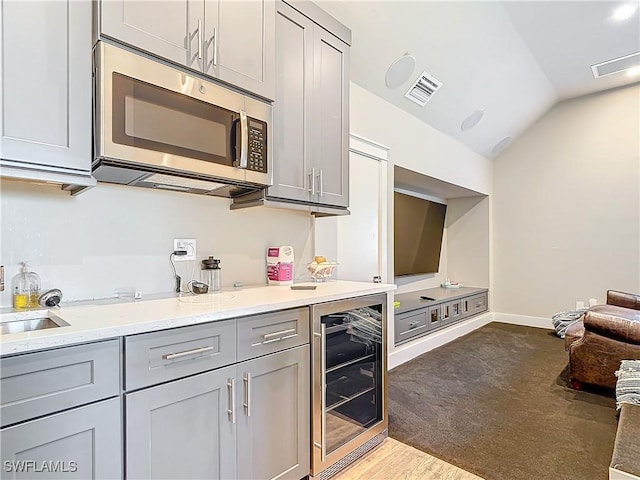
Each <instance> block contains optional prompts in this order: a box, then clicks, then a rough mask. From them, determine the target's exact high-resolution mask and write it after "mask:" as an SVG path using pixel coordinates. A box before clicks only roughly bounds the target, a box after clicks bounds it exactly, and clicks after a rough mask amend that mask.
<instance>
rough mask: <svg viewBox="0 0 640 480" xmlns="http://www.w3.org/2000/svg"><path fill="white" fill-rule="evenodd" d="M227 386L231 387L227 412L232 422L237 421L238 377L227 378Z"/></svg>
mask: <svg viewBox="0 0 640 480" xmlns="http://www.w3.org/2000/svg"><path fill="white" fill-rule="evenodd" d="M227 388H228V389H229V408H227V413H228V414H229V415H230V416H231V423H236V379H235V378H230V379H229V380H227Z"/></svg>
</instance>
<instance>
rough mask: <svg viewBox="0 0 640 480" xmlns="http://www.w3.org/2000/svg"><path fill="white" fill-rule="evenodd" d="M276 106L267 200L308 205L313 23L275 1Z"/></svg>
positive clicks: (309, 197) (310, 174)
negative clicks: (271, 168) (268, 196)
mask: <svg viewBox="0 0 640 480" xmlns="http://www.w3.org/2000/svg"><path fill="white" fill-rule="evenodd" d="M276 66H277V67H276V72H277V73H276V102H275V103H274V105H273V132H274V138H273V143H274V145H273V186H271V187H269V190H268V193H269V195H270V196H273V197H278V198H285V199H289V200H301V201H309V200H310V199H311V193H310V192H311V186H312V182H313V178H312V169H311V164H310V160H311V155H312V150H311V142H309V141H308V138H310V136H311V135H313V132H312V131H311V129H310V124H309V123H310V118H311V117H310V115H311V110H312V103H311V102H312V96H311V91H312V89H313V22H311V20H309V19H308V18H307V17H305V16H304V15H302V14H301V13H299V12H298V11H297V10H295V9H293V8H291V7H290V6H289V5H287V4H285V3H283V2H278V12H277V17H276Z"/></svg>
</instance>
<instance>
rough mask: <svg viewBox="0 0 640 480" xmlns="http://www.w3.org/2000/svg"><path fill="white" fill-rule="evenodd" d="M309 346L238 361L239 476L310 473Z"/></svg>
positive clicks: (289, 476) (294, 476)
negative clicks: (239, 384) (241, 385)
mask: <svg viewBox="0 0 640 480" xmlns="http://www.w3.org/2000/svg"><path fill="white" fill-rule="evenodd" d="M309 375H310V373H309V345H304V346H302V347H297V348H293V349H291V350H285V351H282V352H279V353H274V354H272V355H267V356H266V357H260V358H257V359H254V360H249V361H247V362H243V363H240V364H238V382H242V384H243V388H242V389H241V395H240V396H239V398H238V403H237V406H238V413H239V415H238V478H241V479H247V480H253V479H264V480H266V479H276V478H277V479H282V480H284V479H292V480H298V479H300V478H303V477H305V476H306V475H308V474H309V450H310V444H309V442H310V433H309V424H310V413H309V408H310V407H309V402H310V400H309Z"/></svg>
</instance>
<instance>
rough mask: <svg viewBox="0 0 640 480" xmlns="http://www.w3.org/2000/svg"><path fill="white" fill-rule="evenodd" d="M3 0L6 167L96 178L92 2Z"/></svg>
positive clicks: (21, 173)
mask: <svg viewBox="0 0 640 480" xmlns="http://www.w3.org/2000/svg"><path fill="white" fill-rule="evenodd" d="M1 6H2V8H1V9H0V30H1V32H0V34H1V36H2V42H0V49H1V55H0V58H1V64H0V76H1V77H2V82H1V83H0V88H1V90H2V91H1V92H0V93H1V95H0V111H1V112H2V113H1V115H0V166H2V167H3V168H2V175H3V176H9V177H17V178H25V179H34V180H50V181H56V180H61V181H60V182H58V183H64V180H65V179H70V178H75V180H77V182H78V184H82V185H95V180H93V179H92V178H91V160H92V158H91V115H92V113H91V46H92V37H91V18H92V11H91V2H88V1H83V2H78V1H73V0H66V1H56V2H48V1H36V2H21V1H7V0H3V1H2V5H1ZM47 174H48V175H47ZM65 175H66V177H65ZM70 181H74V180H70Z"/></svg>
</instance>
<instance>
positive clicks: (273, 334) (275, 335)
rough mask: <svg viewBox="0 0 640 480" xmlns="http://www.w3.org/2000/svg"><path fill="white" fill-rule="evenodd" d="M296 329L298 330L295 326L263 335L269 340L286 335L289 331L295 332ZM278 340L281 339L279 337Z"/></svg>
mask: <svg viewBox="0 0 640 480" xmlns="http://www.w3.org/2000/svg"><path fill="white" fill-rule="evenodd" d="M295 331H296V329H295V328H290V329H288V330H281V331H279V332H273V333H265V334H264V335H262V338H264V339H265V340H269V339H270V338H273V337H281V336H283V335H286V334H287V333H294V332H295ZM278 340H280V339H278Z"/></svg>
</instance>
